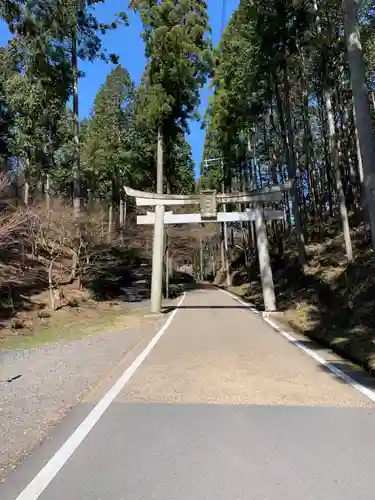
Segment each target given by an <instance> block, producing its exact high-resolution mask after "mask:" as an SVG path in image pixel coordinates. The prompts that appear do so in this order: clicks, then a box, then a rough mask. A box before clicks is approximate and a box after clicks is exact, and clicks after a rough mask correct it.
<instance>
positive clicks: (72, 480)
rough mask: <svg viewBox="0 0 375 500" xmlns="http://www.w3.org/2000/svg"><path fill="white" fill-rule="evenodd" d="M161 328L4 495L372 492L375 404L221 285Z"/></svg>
mask: <svg viewBox="0 0 375 500" xmlns="http://www.w3.org/2000/svg"><path fill="white" fill-rule="evenodd" d="M166 320H167V321H168V325H167V328H166V329H164V330H163V331H161V332H159V334H158V336H157V337H156V338H154V341H153V344H152V345H151V346H150V345H149V347H148V351H147V352H144V351H142V350H143V349H145V348H147V345H148V344H147V342H149V341H150V340H151V339H147V342H145V344H144V345H142V346H138V347H137V350H136V351H134V352H133V353H130V355H128V356H127V357H126V358H125V359H124V362H123V366H119V367H118V372H116V371H114V372H112V373H111V376H110V377H109V379H108V380H106V381H104V383H102V384H101V386H100V387H98V388H97V390H95V391H93V392H92V393H91V394H90V395H89V397H88V398H86V400H85V401H84V402H82V403H80V404H79V405H78V406H77V407H75V408H74V409H73V410H72V412H71V413H70V414H69V415H68V416H67V417H66V418H65V419H64V420H63V421H62V422H61V423H60V424H59V425H58V426H57V428H56V429H55V430H54V432H53V433H52V436H51V439H49V440H47V441H46V442H45V443H44V444H43V445H42V446H40V447H39V448H38V449H36V450H34V452H33V453H32V454H31V455H30V456H29V457H28V458H27V459H26V460H25V462H24V463H23V464H22V465H21V466H20V467H19V468H18V469H17V470H16V471H15V473H14V474H13V475H12V476H11V477H10V478H9V479H8V480H7V481H6V482H5V483H4V484H3V485H1V486H0V498H1V499H2V500H8V499H17V498H18V499H19V500H34V499H36V498H40V499H41V500H59V499H61V500H120V499H122V500H143V499H145V500H156V499H157V500H169V499H170V500H199V499H207V500H242V499H243V500H245V499H249V500H282V499H288V500H310V499H311V500H362V499H363V500H370V499H372V498H373V497H374V488H373V481H372V476H373V457H374V452H375V411H374V404H373V403H372V401H371V400H370V399H368V398H366V397H365V396H364V395H362V394H361V393H360V392H359V391H358V390H356V389H354V388H353V387H351V386H349V385H347V384H346V383H345V382H344V381H343V380H341V379H339V378H338V377H337V376H335V375H334V374H332V373H330V372H329V371H328V370H327V369H326V368H325V367H324V366H321V365H320V364H319V363H317V362H316V361H315V360H314V359H312V358H311V357H309V356H308V355H306V354H305V353H304V352H302V351H301V350H300V349H298V347H296V346H295V345H293V344H292V343H290V342H288V340H286V339H285V338H284V337H282V336H281V335H280V334H279V333H277V332H275V331H274V330H273V329H272V328H271V327H270V326H269V325H268V324H266V323H264V321H263V320H262V319H261V317H260V316H259V315H256V314H255V313H253V312H250V311H249V310H247V308H245V307H244V306H242V305H240V304H239V303H238V302H237V301H235V300H234V299H233V298H231V297H230V296H229V295H227V294H225V293H223V292H221V291H218V290H212V289H207V290H201V291H196V292H191V293H189V294H188V295H187V296H186V298H185V299H184V300H183V301H182V304H180V306H179V308H178V310H177V311H176V310H175V311H170V312H169V313H168V314H167V315H166ZM155 334H156V332H155ZM142 352H143V355H142ZM322 353H323V354H322V355H325V353H324V351H322ZM146 354H147V356H146ZM128 367H130V368H128ZM127 368H128V371H127V372H126V373H125V376H124V375H122V374H123V373H124V370H126V369H127ZM116 381H117V385H115V386H114V384H116ZM103 401H104V403H105V404H104V403H103ZM98 403H99V406H97V405H98ZM106 405H107V406H108V407H105V406H106ZM104 410H105V411H104ZM90 412H91V413H90ZM87 416H88V418H87V419H86V420H85V418H86V417H87ZM84 420H85V423H84V424H82V422H83V421H84ZM90 426H91V427H92V428H91V427H90ZM89 427H90V428H91V430H90V429H89ZM77 428H78V429H77ZM52 457H53V458H52ZM51 458H52V461H51ZM41 470H42V472H41V473H40V471H41ZM22 492H23V493H22Z"/></svg>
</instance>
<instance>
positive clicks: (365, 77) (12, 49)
mask: <svg viewBox="0 0 375 500" xmlns="http://www.w3.org/2000/svg"><path fill="white" fill-rule="evenodd" d="M106 1H107V2H110V0H106ZM95 3H96V2H95V1H81V2H79V3H77V2H76V1H74V2H73V1H71V0H67V1H62V0H46V1H43V2H33V1H20V0H13V1H4V0H2V1H1V2H0V16H1V19H2V22H3V23H5V24H6V26H7V27H8V30H9V32H10V33H11V37H10V40H9V42H8V44H7V45H6V46H5V47H0V68H1V71H0V162H1V166H2V171H3V174H5V175H6V182H10V184H11V191H10V190H9V189H8V191H7V192H8V193H9V192H11V198H12V200H13V201H16V205H18V206H21V205H22V206H25V207H32V206H33V204H35V203H39V205H38V206H39V209H38V210H39V211H37V215H38V218H39V219H38V220H39V224H40V225H41V227H42V228H43V227H45V228H47V229H43V230H42V234H43V237H42V238H41V239H40V238H39V239H40V241H39V242H38V245H36V247H35V248H40V247H41V246H43V245H44V249H45V252H47V254H48V255H49V259H50V260H51V259H52V261H54V259H55V256H56V245H57V242H56V234H55V232H56V231H57V232H59V231H60V232H61V228H60V229H59V230H57V229H56V231H54V230H53V221H52V219H53V217H52V214H51V213H49V214H48V217H47V220H44V219H43V218H42V219H43V221H44V222H43V221H42V219H41V215H40V203H42V205H43V207H45V206H47V209H50V206H51V203H52V201H53V202H56V200H57V199H58V200H59V203H60V204H61V203H63V204H64V207H65V208H64V210H70V208H71V210H72V213H69V214H68V213H67V214H66V217H65V219H61V218H60V219H59V220H58V221H55V222H54V224H55V226H56V227H60V226H61V224H62V222H61V221H62V220H69V221H71V227H70V228H69V231H68V232H69V234H74V235H75V236H74V238H73V237H71V236H69V237H68V236H66V237H65V236H64V238H62V237H61V235H60V236H59V238H58V239H59V241H60V242H61V241H63V242H64V244H66V240H69V241H70V240H71V241H72V242H73V241H74V245H75V246H74V245H73V243H71V244H70V245H71V246H74V248H73V249H72V252H71V253H72V254H73V259H72V262H73V264H72V265H73V270H72V274H73V275H75V268H76V267H77V265H78V264H77V260H78V262H79V261H80V259H81V260H82V259H83V262H86V261H87V259H88V258H87V256H86V253H85V252H86V250H87V248H89V247H90V245H91V240H90V238H89V237H88V234H89V233H90V231H91V229H90V228H92V225H93V223H92V220H89V221H88V220H87V217H89V218H90V217H91V215H92V214H94V209H93V208H90V203H92V204H93V205H92V206H91V207H94V206H95V207H96V208H95V210H97V209H98V207H99V211H101V215H100V218H101V220H104V219H105V220H106V224H107V225H108V231H107V229H106V231H103V229H102V230H101V237H100V238H101V239H103V234H104V232H105V233H106V234H107V232H108V233H109V235H110V234H111V231H112V227H116V226H118V225H120V226H121V225H122V226H123V225H124V217H125V215H126V207H125V202H126V200H125V198H124V192H123V185H124V184H128V185H131V186H132V187H135V188H141V189H147V190H160V189H162V190H163V191H164V192H173V193H189V192H192V191H193V190H194V189H200V188H202V187H204V188H214V189H216V190H217V191H221V189H222V186H223V185H224V189H225V190H226V191H237V192H238V191H246V190H253V189H256V188H259V187H264V186H266V185H271V184H277V183H281V182H284V181H286V180H290V181H292V188H291V190H290V192H287V193H285V196H284V201H283V203H282V208H284V209H285V213H286V218H285V220H284V221H278V222H273V223H272V224H269V225H268V231H269V236H270V242H271V246H272V251H273V250H274V249H276V250H277V252H278V253H279V255H284V256H285V255H286V248H285V243H286V242H287V244H288V245H289V249H290V248H291V249H292V250H293V251H295V252H296V254H297V255H298V259H299V266H300V268H301V269H304V268H305V267H306V265H307V264H308V262H309V260H310V259H311V249H310V247H309V245H310V246H311V244H313V243H316V242H319V243H321V242H324V241H326V239H327V235H330V236H332V234H333V232H334V230H336V228H337V227H338V226H340V229H339V230H338V232H336V235H339V238H340V241H341V245H342V248H343V249H344V252H345V255H346V262H349V263H350V262H353V261H355V259H356V253H357V250H356V247H355V244H354V243H353V234H355V235H356V241H357V240H358V237H357V236H358V234H359V233H358V228H363V231H362V232H361V238H362V243H363V244H364V245H365V246H366V245H367V247H368V248H370V246H371V242H372V247H373V248H374V247H375V245H374V241H375V225H374V224H375V200H374V196H375V189H374V188H375V185H374V182H375V180H374V179H375V176H374V160H375V154H374V152H375V148H374V134H373V119H374V116H375V113H374V103H375V97H374V95H375V94H374V91H373V89H374V88H375V87H374V85H375V84H374V82H375V80H374V69H375V52H374V42H375V36H374V33H375V31H374V10H373V5H372V3H371V2H361V3H359V2H357V1H356V0H344V1H343V3H341V2H337V1H333V0H329V1H327V0H324V1H321V2H318V1H316V0H311V1H307V2H306V1H300V0H293V1H291V0H270V1H267V2H266V1H259V0H255V1H254V0H252V1H250V0H240V2H239V5H238V8H237V9H236V10H235V12H234V14H233V15H232V17H231V19H230V21H229V23H228V26H227V27H226V29H225V30H224V32H223V35H222V39H221V41H220V43H219V45H218V47H217V48H216V49H215V50H213V48H212V46H211V40H210V28H209V19H208V13H207V4H206V2H202V1H198V0H186V1H184V2H174V1H172V0H163V1H153V0H133V1H131V2H129V8H130V9H132V10H133V11H134V12H136V13H137V14H138V15H139V16H140V19H141V22H142V25H143V32H142V39H143V42H144V47H145V56H146V65H145V68H144V72H143V75H142V79H141V83H140V85H139V86H138V87H137V88H136V86H135V84H134V82H133V81H132V78H131V76H130V74H129V72H128V71H127V69H126V68H125V67H124V66H122V65H121V61H119V58H118V56H117V55H116V54H109V53H107V51H106V50H105V49H104V46H105V44H104V39H105V36H106V33H107V32H108V31H109V30H117V29H127V28H126V25H127V23H128V19H127V15H126V13H118V14H117V15H116V16H115V17H114V19H113V20H112V22H110V23H107V24H103V23H102V22H101V20H100V19H99V18H98V17H97V15H96V11H95V9H94V7H95ZM97 59H99V60H105V61H108V63H110V64H111V67H109V70H108V76H107V78H106V80H105V82H104V83H103V85H102V86H101V88H100V89H99V91H98V93H97V95H96V98H95V101H94V103H93V106H92V110H91V113H90V115H89V116H88V117H84V118H83V119H80V118H79V117H80V114H79V92H78V89H79V82H80V79H81V78H84V77H85V76H84V75H83V74H81V73H80V71H79V66H80V62H81V61H84V60H86V61H91V62H92V64H94V65H95V60H97ZM209 78H211V84H212V88H213V95H212V99H211V102H210V105H209V108H208V110H207V113H206V116H205V126H206V140H205V146H204V152H203V161H202V165H201V177H200V179H199V181H198V182H197V183H196V182H195V179H194V164H193V160H192V152H191V147H190V144H189V142H188V141H187V138H186V137H187V135H188V132H189V122H190V121H191V120H192V119H195V118H196V117H197V115H196V113H197V108H198V106H199V103H200V90H201V88H202V87H203V86H204V85H205V83H206V81H207V80H208V79H209ZM212 158H220V159H221V160H220V161H217V162H210V163H205V161H204V160H205V159H212ZM157 165H159V166H162V167H163V170H164V175H163V176H162V178H161V179H160V178H159V179H157ZM159 172H161V169H159ZM2 184H4V182H2ZM274 206H275V205H274ZM67 207H68V208H67ZM234 208H235V207H230V206H229V207H227V209H229V210H231V209H234ZM242 208H244V207H242ZM30 209H31V208H30ZM34 212H35V211H34ZM50 212H53V213H55V212H56V210H55V211H53V210H50ZM95 213H96V212H95ZM34 215H35V213H34V214H33V217H34ZM23 217H25V215H23ZM43 217H45V214H44V215H43ZM34 219H35V217H34ZM34 219H33V220H34ZM41 221H42V222H43V223H42V222H41ZM57 222H58V223H57ZM15 224H16V219H15V218H14V217H13V219H12V218H11V217H10V215H9V214H8V215H7V218H5V220H4V224H3V226H4V230H2V231H1V234H5V233H6V231H7V230H8V229H9V228H10V227H13V226H14V225H15ZM94 225H95V224H94ZM244 229H245V228H244V227H243V228H242V230H243V232H246V231H244ZM246 230H248V236H247V237H246V238H244V244H245V247H246V245H248V246H251V245H253V247H254V249H256V248H255V247H256V245H254V241H253V239H254V238H253V235H254V230H253V229H251V225H248V226H247V229H246ZM35 231H36V230H35V228H34V227H33V230H32V231H31V232H32V233H33V234H34V233H35ZM29 232H30V231H29ZM39 232H40V231H39ZM48 234H49V235H52V236H51V238H52V241H53V244H52V243H51V242H49V243H48V241H47V240H48V238H47V240H46V235H48ZM94 239H95V238H94ZM107 239H108V240H109V241H110V237H109V238H107ZM215 241H216V240H215ZM232 241H233V238H232ZM34 246H35V245H34ZM57 246H58V245H57ZM35 248H33V252H34V251H36V250H35ZM83 249H86V250H85V251H84V250H83ZM77 257H78V259H77ZM217 260H218V261H219V260H223V257H222V254H221V257H220V256H218V258H217ZM212 268H213V269H214V268H216V267H215V265H213V266H212Z"/></svg>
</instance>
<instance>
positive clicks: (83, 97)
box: [0, 0, 239, 173]
mask: <svg viewBox="0 0 375 500" xmlns="http://www.w3.org/2000/svg"><path fill="white" fill-rule="evenodd" d="M222 2H224V3H225V23H227V21H228V20H229V18H230V16H231V15H232V13H233V11H234V10H235V9H236V7H237V5H238V3H239V0H226V1H225V0H208V10H209V16H210V25H211V28H212V38H213V42H214V44H215V45H216V44H217V43H218V41H219V40H220V27H221V17H222V5H223V4H222ZM124 3H125V2H124V0H106V2H105V3H104V4H102V5H100V4H99V5H98V6H97V7H96V9H95V10H96V12H97V14H98V18H99V19H100V20H102V21H103V22H105V21H110V20H111V19H112V18H113V15H114V14H115V13H116V12H120V11H123V10H124ZM4 28H5V27H4V25H0V44H3V45H4V44H5V43H6V41H7V36H8V35H7V32H6V29H4ZM141 31H142V25H141V22H140V20H139V18H138V16H136V15H134V14H132V13H130V14H129V26H128V27H122V28H120V29H118V30H115V31H112V32H110V33H108V34H107V35H106V36H105V37H104V39H103V45H104V47H105V48H106V49H107V50H108V52H109V53H111V52H114V53H116V54H117V55H119V56H120V63H121V64H122V65H123V66H124V67H126V68H127V69H128V71H129V72H130V74H131V76H132V78H133V80H134V81H135V83H136V84H137V85H138V84H139V82H140V78H141V74H142V72H143V69H144V65H145V57H144V46H143V41H142V39H141V38H140V34H141ZM80 69H81V70H82V71H84V73H85V77H84V78H82V79H81V80H80V83H79V97H80V117H81V118H83V117H85V116H87V115H88V114H89V112H90V109H91V107H92V104H93V101H94V98H95V95H96V93H97V91H98V89H99V87H100V85H101V84H102V83H103V82H104V80H105V78H106V76H107V74H108V73H109V71H110V70H111V65H109V64H106V63H104V62H102V61H95V62H93V63H87V62H83V63H81V64H80ZM208 96H209V91H208V89H207V88H205V89H202V92H201V99H202V102H201V106H200V113H201V115H202V117H203V114H204V110H205V108H206V106H207V102H208ZM200 127H201V124H200V123H198V122H192V123H191V127H190V128H191V134H190V136H189V141H190V143H191V145H192V148H193V158H194V161H195V166H196V169H199V165H200V161H201V156H202V150H203V143H204V135H205V132H204V130H201V129H200ZM197 173H198V172H197Z"/></svg>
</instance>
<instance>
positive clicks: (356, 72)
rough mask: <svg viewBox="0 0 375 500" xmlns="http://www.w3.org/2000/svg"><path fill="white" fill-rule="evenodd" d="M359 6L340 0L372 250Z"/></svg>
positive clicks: (371, 158)
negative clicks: (341, 2)
mask: <svg viewBox="0 0 375 500" xmlns="http://www.w3.org/2000/svg"><path fill="white" fill-rule="evenodd" d="M358 7H359V0H343V10H344V31H345V38H346V44H347V49H348V59H349V68H350V83H351V88H352V92H353V102H354V109H355V124H356V128H357V131H358V142H359V148H360V153H361V159H362V167H363V182H364V192H365V201H366V209H367V212H368V216H369V223H370V229H371V238H372V248H373V251H375V140H374V134H373V129H372V123H371V113H370V103H369V98H368V90H367V86H366V79H365V71H364V65H363V55H362V45H361V40H360V34H359V27H358V18H357V15H358Z"/></svg>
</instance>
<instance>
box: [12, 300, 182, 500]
mask: <svg viewBox="0 0 375 500" xmlns="http://www.w3.org/2000/svg"><path fill="white" fill-rule="evenodd" d="M185 297H186V294H185V293H184V294H183V296H182V297H181V299H180V300H179V302H178V304H177V307H176V309H175V310H174V311H173V312H172V313H171V315H170V316H169V318H168V319H167V321H166V322H165V323H164V325H163V326H162V327H161V328H160V330H159V331H158V333H157V334H156V335H155V336H154V337H153V339H152V340H151V341H150V343H149V344H148V345H147V347H145V349H144V350H143V351H142V352H141V353H140V354H139V356H138V357H137V358H136V359H135V360H134V361H133V363H132V364H131V365H130V366H129V367H128V368H127V369H126V370H125V371H124V373H123V374H122V375H121V377H120V378H119V379H118V380H117V382H115V384H114V385H113V386H112V387H111V389H109V391H108V392H107V393H106V394H105V395H104V396H103V397H102V399H101V400H100V401H99V403H98V404H97V405H96V406H95V408H94V409H93V410H92V411H91V412H90V413H89V414H88V415H87V417H86V418H85V420H83V422H82V423H81V424H80V425H79V426H78V427H77V429H76V430H75V431H74V432H73V434H72V435H71V436H70V437H69V438H68V440H67V441H65V443H64V444H63V445H62V446H61V448H59V450H57V452H56V453H55V454H54V455H53V457H52V458H51V459H50V460H49V461H48V462H47V463H46V465H45V466H44V467H43V468H42V469H41V471H40V472H39V473H38V474H37V475H36V476H35V477H34V479H32V481H31V482H30V483H29V484H28V485H27V486H26V488H25V489H24V490H23V491H22V492H21V493H20V494H19V495H18V497H17V498H16V500H37V498H39V496H40V495H41V494H42V493H43V491H44V490H45V489H46V488H47V486H48V485H49V484H50V482H51V481H52V479H53V478H54V477H55V476H56V475H57V474H58V472H59V471H60V470H61V469H62V467H63V466H64V465H65V464H66V462H67V461H68V460H69V458H70V457H71V456H72V455H73V453H74V452H75V451H76V449H77V448H78V446H79V445H80V444H81V443H82V441H83V440H84V439H85V437H86V436H87V435H88V433H89V432H90V431H91V429H92V428H93V427H94V425H95V424H96V423H97V422H98V421H99V420H100V418H101V417H102V415H103V414H104V412H105V411H106V410H107V408H108V407H109V406H110V404H111V403H112V402H113V400H114V399H115V398H116V397H117V396H118V395H119V393H120V392H121V391H122V390H123V388H124V387H125V385H126V384H127V383H128V382H129V380H130V379H131V377H132V376H133V375H134V373H135V372H136V371H137V369H138V368H139V367H140V366H141V365H142V363H143V362H144V360H145V359H146V358H147V356H148V355H149V354H150V352H151V351H152V349H153V348H154V347H155V346H156V344H157V343H158V342H159V340H160V339H161V337H162V336H163V335H164V333H165V332H166V331H167V329H168V327H169V325H170V324H171V323H172V321H173V318H174V317H175V316H176V314H177V311H178V308H179V307H180V306H181V304H182V302H183V301H184V299H185Z"/></svg>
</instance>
